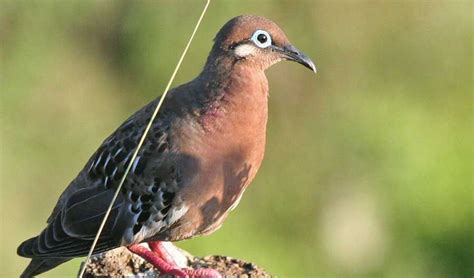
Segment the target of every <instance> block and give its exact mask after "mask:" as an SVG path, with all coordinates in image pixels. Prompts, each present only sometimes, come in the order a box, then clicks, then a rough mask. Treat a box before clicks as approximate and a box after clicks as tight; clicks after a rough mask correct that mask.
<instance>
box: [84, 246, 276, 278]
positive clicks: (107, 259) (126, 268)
mask: <svg viewBox="0 0 474 278" xmlns="http://www.w3.org/2000/svg"><path fill="white" fill-rule="evenodd" d="M181 252H183V254H184V255H185V256H186V257H187V258H188V266H189V267H191V268H194V269H197V268H213V269H215V270H217V271H219V273H221V274H222V276H223V277H272V276H271V275H270V274H268V273H267V272H265V271H264V270H263V269H262V268H260V267H258V266H256V265H254V264H253V263H249V262H244V261H242V260H239V259H234V258H231V257H226V256H206V257H203V258H198V257H194V256H192V255H190V254H189V253H187V252H185V251H182V250H181ZM84 277H87V278H91V277H166V276H164V275H160V273H159V271H158V270H157V269H155V268H154V267H153V266H152V265H151V264H149V263H147V262H146V261H144V260H143V259H142V258H140V257H139V256H137V255H135V254H132V253H131V252H129V251H128V250H127V249H126V248H117V249H114V250H111V251H109V252H106V253H102V254H98V255H95V256H93V257H92V259H91V263H89V264H88V265H87V268H86V272H85V275H84Z"/></svg>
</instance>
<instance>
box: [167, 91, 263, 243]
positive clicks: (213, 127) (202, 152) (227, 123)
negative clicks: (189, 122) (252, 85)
mask: <svg viewBox="0 0 474 278" xmlns="http://www.w3.org/2000/svg"><path fill="white" fill-rule="evenodd" d="M196 121H197V123H194V124H193V125H194V126H196V125H200V126H201V127H202V129H199V128H194V129H190V128H186V129H184V130H186V134H180V136H181V137H184V138H187V140H181V142H182V143H183V145H182V146H180V149H181V150H182V151H184V152H185V153H186V156H187V157H190V158H192V160H193V161H194V163H193V167H188V169H182V171H183V174H184V175H183V177H184V179H183V181H184V182H185V183H186V184H184V185H183V189H182V190H181V192H180V194H179V195H180V196H179V197H180V199H181V200H183V205H184V206H186V207H187V213H186V214H185V215H184V216H183V217H182V219H181V220H180V224H179V225H176V228H177V230H179V232H176V233H174V234H180V235H182V236H183V238H186V237H191V236H193V235H196V234H204V233H209V232H212V231H214V230H215V229H217V228H218V227H219V226H220V225H221V222H222V221H223V220H224V219H225V217H226V216H227V214H228V212H229V210H231V209H233V208H234V207H235V205H236V203H237V202H238V201H239V200H240V198H241V196H242V194H243V192H244V190H245V188H246V187H247V186H248V185H249V183H250V182H251V181H252V180H253V178H254V177H255V175H256V173H257V171H258V169H259V167H260V165H261V162H262V159H263V156H264V151H265V132H266V124H267V94H266V91H265V92H262V91H257V92H250V91H247V92H245V91H243V92H242V94H241V95H240V96H234V98H233V99H228V100H225V102H223V103H222V104H221V106H216V107H214V108H213V110H210V111H209V113H207V114H203V115H202V116H201V118H198V119H196ZM203 121H204V124H203ZM180 239H182V238H180Z"/></svg>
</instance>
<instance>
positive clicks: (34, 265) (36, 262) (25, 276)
mask: <svg viewBox="0 0 474 278" xmlns="http://www.w3.org/2000/svg"><path fill="white" fill-rule="evenodd" d="M36 239H37V238H36V237H34V238H30V239H28V240H26V241H25V242H23V243H22V244H21V245H20V246H19V247H18V250H17V253H18V255H20V256H23V257H32V256H34V255H33V254H31V250H32V248H31V246H32V245H34V244H35V243H36ZM69 260H70V259H69V258H34V257H33V258H32V259H31V262H30V264H28V266H27V267H26V269H25V270H24V271H23V273H22V274H21V275H20V278H30V277H34V276H36V275H38V274H41V273H43V272H45V271H48V270H50V269H52V268H54V267H56V266H58V265H60V264H62V263H65V262H67V261H69Z"/></svg>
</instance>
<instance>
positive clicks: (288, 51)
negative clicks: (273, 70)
mask: <svg viewBox="0 0 474 278" xmlns="http://www.w3.org/2000/svg"><path fill="white" fill-rule="evenodd" d="M213 52H215V53H216V54H217V55H225V56H227V57H231V58H232V59H234V60H235V62H236V63H245V64H248V65H251V66H253V67H257V68H259V69H262V70H266V69H267V68H269V67H270V66H272V65H273V64H275V63H278V62H280V61H282V60H290V61H294V62H297V63H299V64H301V65H303V66H305V67H307V68H309V69H311V70H312V71H314V72H316V67H315V65H314V63H313V61H311V59H310V58H308V57H307V56H306V55H305V54H304V53H302V52H301V51H299V50H298V49H297V48H296V47H294V46H293V45H292V44H291V43H290V41H289V40H288V38H287V37H286V35H285V33H284V32H283V31H282V30H281V29H280V27H278V25H276V24H275V23H274V22H272V21H271V20H268V19H266V18H264V17H260V16H254V15H241V16H237V17H234V18H233V19H231V20H229V21H228V22H227V23H226V24H225V25H224V26H223V27H222V28H221V30H220V31H219V32H218V33H217V35H216V37H215V39H214V47H213Z"/></svg>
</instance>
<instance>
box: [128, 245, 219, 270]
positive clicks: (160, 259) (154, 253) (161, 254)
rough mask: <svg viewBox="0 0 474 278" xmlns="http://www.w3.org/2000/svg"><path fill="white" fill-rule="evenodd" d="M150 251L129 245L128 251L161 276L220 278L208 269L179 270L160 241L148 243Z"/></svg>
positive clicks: (140, 246) (142, 247)
mask: <svg viewBox="0 0 474 278" xmlns="http://www.w3.org/2000/svg"><path fill="white" fill-rule="evenodd" d="M148 245H149V246H150V249H151V251H150V250H148V249H147V248H146V247H144V246H142V245H138V244H137V245H131V246H129V247H128V249H129V250H130V251H131V252H133V253H135V254H137V255H138V256H140V257H142V258H143V259H145V260H146V261H147V262H149V263H151V264H152V265H153V266H154V267H156V268H157V269H158V270H159V271H160V273H162V274H171V275H174V276H177V277H186V278H188V277H201V278H221V277H222V276H221V274H220V273H219V272H217V271H216V270H214V269H210V268H199V269H190V268H179V267H178V266H177V265H176V262H175V261H174V259H173V257H172V255H171V254H170V253H169V252H168V251H167V250H166V248H165V247H164V246H163V245H162V243H161V242H160V241H155V242H149V243H148Z"/></svg>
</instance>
